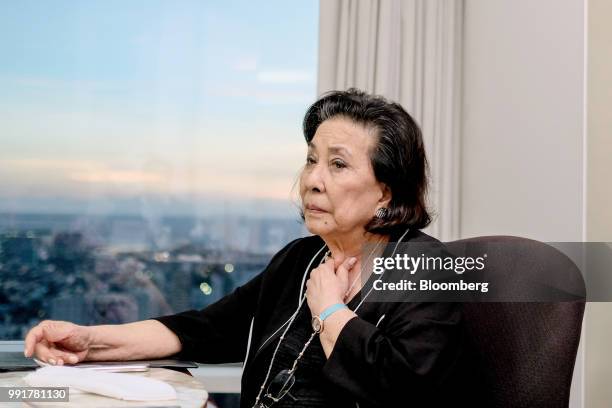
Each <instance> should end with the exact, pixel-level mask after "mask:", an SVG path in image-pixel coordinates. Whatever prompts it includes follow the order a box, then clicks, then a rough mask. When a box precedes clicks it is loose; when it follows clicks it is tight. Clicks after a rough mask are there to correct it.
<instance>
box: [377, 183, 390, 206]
mask: <svg viewBox="0 0 612 408" xmlns="http://www.w3.org/2000/svg"><path fill="white" fill-rule="evenodd" d="M380 190H381V192H382V195H381V196H380V199H379V200H378V204H379V208H380V207H382V208H388V207H389V203H390V202H391V198H392V195H391V189H390V188H389V187H388V186H387V185H386V184H385V183H380Z"/></svg>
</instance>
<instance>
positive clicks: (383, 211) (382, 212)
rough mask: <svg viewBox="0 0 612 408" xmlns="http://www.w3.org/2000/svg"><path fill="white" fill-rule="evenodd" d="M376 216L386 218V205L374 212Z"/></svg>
mask: <svg viewBox="0 0 612 408" xmlns="http://www.w3.org/2000/svg"><path fill="white" fill-rule="evenodd" d="M374 216H375V217H376V218H380V219H381V220H384V219H385V217H386V216H387V209H386V208H385V207H381V208H379V209H378V210H376V213H374Z"/></svg>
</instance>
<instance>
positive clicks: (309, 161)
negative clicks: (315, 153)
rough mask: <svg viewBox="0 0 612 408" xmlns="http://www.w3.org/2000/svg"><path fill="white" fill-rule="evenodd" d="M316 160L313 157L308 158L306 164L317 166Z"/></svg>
mask: <svg viewBox="0 0 612 408" xmlns="http://www.w3.org/2000/svg"><path fill="white" fill-rule="evenodd" d="M315 163H316V160H315V159H314V157H312V156H308V157H306V164H315Z"/></svg>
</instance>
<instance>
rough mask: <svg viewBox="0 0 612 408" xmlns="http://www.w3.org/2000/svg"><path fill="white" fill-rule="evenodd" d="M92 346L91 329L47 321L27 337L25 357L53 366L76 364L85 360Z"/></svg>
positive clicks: (67, 323)
mask: <svg viewBox="0 0 612 408" xmlns="http://www.w3.org/2000/svg"><path fill="white" fill-rule="evenodd" d="M91 344H92V333H91V328H90V327H87V326H79V325H76V324H74V323H70V322H63V321H57V320H45V321H43V322H41V323H39V324H38V325H36V326H34V327H33V328H32V329H30V331H29V332H28V334H27V335H26V338H25V348H24V355H25V356H26V357H36V358H38V359H39V360H41V361H43V362H45V363H49V364H53V365H63V364H64V363H68V364H76V363H78V362H79V361H83V360H85V358H86V357H87V354H88V353H89V350H90V346H91Z"/></svg>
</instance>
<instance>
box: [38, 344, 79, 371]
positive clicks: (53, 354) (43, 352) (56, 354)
mask: <svg viewBox="0 0 612 408" xmlns="http://www.w3.org/2000/svg"><path fill="white" fill-rule="evenodd" d="M34 353H35V355H36V358H38V359H39V360H41V361H43V362H45V363H49V364H52V365H64V364H76V363H78V362H79V358H78V357H77V356H76V355H75V354H73V353H70V352H68V351H66V350H62V349H59V348H57V347H55V346H53V345H51V344H49V343H48V342H47V341H45V340H43V341H41V342H39V343H37V344H36V346H35V347H34Z"/></svg>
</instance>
